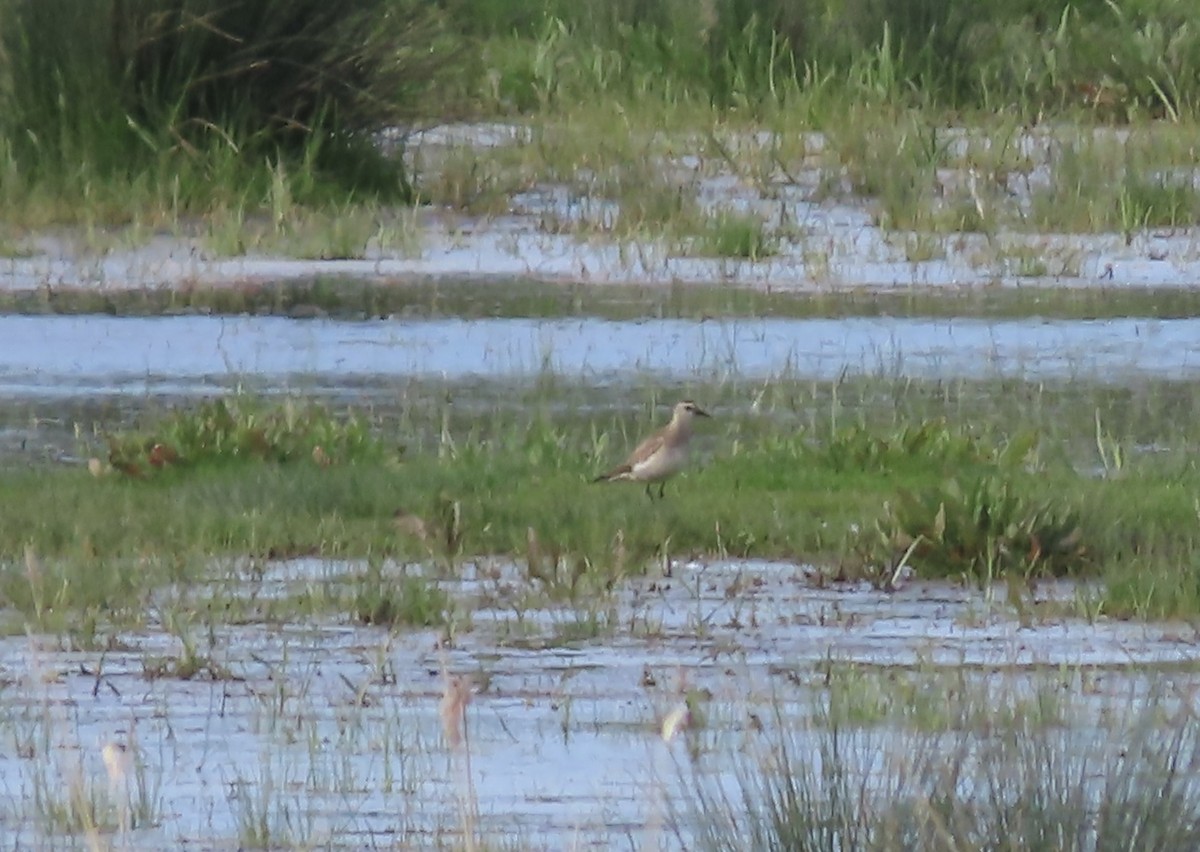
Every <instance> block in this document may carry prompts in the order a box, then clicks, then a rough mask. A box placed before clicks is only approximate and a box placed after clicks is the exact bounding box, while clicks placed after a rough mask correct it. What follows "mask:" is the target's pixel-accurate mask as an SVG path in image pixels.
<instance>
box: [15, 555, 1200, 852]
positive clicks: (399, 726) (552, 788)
mask: <svg viewBox="0 0 1200 852" xmlns="http://www.w3.org/2000/svg"><path fill="white" fill-rule="evenodd" d="M223 570H225V571H227V572H228V573H225V574H223V575H222V576H221V577H220V580H219V582H220V583H222V584H229V583H232V584H233V585H232V586H227V588H232V589H234V590H240V591H235V592H234V593H235V594H238V593H240V594H256V595H261V594H284V593H288V592H295V591H297V590H299V589H303V588H304V587H305V586H307V585H309V584H313V583H327V582H332V581H337V580H344V579H346V578H347V577H349V576H353V575H354V574H356V573H359V572H361V571H362V570H363V566H361V565H357V564H354V563H327V562H321V561H317V560H297V561H292V562H284V563H274V564H271V565H268V566H267V570H266V571H265V572H264V573H263V574H262V575H257V576H255V577H254V578H253V579H250V578H249V575H243V574H242V573H241V572H240V571H239V570H238V569H237V568H236V567H230V568H228V569H223ZM389 570H392V571H399V570H401V569H399V568H397V567H396V566H392V567H391V568H390V569H389ZM520 573H521V572H520V571H519V570H517V569H516V568H515V567H514V566H511V565H503V564H495V565H489V564H480V565H478V566H474V567H472V566H467V567H466V569H465V574H464V576H463V577H462V578H460V579H454V580H448V579H447V580H443V581H442V584H443V585H444V586H445V588H446V589H447V590H448V591H450V592H451V593H452V594H453V595H454V597H455V599H456V600H457V601H458V602H459V605H460V607H461V609H460V611H461V612H470V613H471V617H470V620H469V621H467V622H463V623H462V624H461V625H460V627H459V629H457V630H456V631H455V633H454V638H453V640H452V641H451V642H445V641H444V639H440V638H439V636H438V634H437V633H435V632H432V631H415V632H405V633H400V634H398V635H388V633H387V632H386V631H385V630H381V629H373V628H362V627H354V626H348V625H343V624H337V623H325V624H319V623H318V624H307V625H299V624H291V625H263V624H258V625H254V624H252V625H244V626H235V625H222V624H217V625H215V626H214V627H213V630H212V633H211V635H209V634H208V633H207V630H208V628H207V627H206V626H205V625H204V624H203V623H195V624H193V625H192V628H191V631H190V634H188V631H185V634H187V635H190V637H191V639H192V640H195V641H197V642H198V643H199V646H200V650H201V652H202V653H203V654H205V655H208V656H210V657H211V658H212V659H213V660H214V661H215V662H216V663H218V664H219V665H220V666H221V667H223V669H224V670H226V672H227V674H228V677H227V679H219V680H215V681H212V680H207V679H205V678H204V677H197V678H195V679H192V680H182V679H178V678H173V677H160V678H154V677H150V676H148V675H147V674H146V670H147V668H148V667H152V666H153V660H155V659H158V658H162V657H170V656H174V655H178V654H180V653H181V650H182V646H181V644H180V641H179V639H178V638H177V637H176V636H171V635H168V634H167V633H166V632H164V631H163V630H162V629H160V628H153V627H152V628H150V629H148V630H146V631H144V632H138V633H125V634H121V635H120V636H118V637H114V638H115V639H116V642H115V643H114V644H113V648H112V649H110V650H108V651H106V652H99V651H70V650H63V649H62V648H61V647H60V644H59V642H58V641H57V640H54V639H49V638H44V637H37V636H33V637H29V638H25V637H12V638H8V639H5V640H3V641H2V642H0V684H4V687H3V693H0V694H2V695H3V697H4V705H5V712H4V714H3V716H0V736H2V737H3V741H4V742H5V743H6V747H5V748H3V749H0V779H3V785H4V787H5V788H6V790H7V792H8V794H9V804H8V806H6V807H4V808H0V838H3V840H4V842H5V845H7V846H12V845H25V844H31V843H38V842H41V841H44V840H46V835H45V834H44V832H43V831H42V830H41V829H40V827H39V825H40V823H39V811H38V809H37V806H36V805H35V804H34V801H35V800H34V796H33V792H34V790H35V789H36V788H37V787H38V785H42V786H43V787H46V786H47V785H49V788H50V789H53V790H59V789H62V788H61V785H62V784H63V783H65V782H64V779H69V778H70V777H72V774H75V775H76V776H77V777H81V778H82V779H84V780H85V781H86V782H88V783H90V784H94V785H96V788H97V789H99V790H101V791H102V792H103V791H104V790H106V789H108V785H109V784H110V783H111V782H110V779H109V776H108V775H107V773H106V771H105V769H104V766H103V761H102V759H101V754H102V751H103V749H104V746H105V745H106V744H109V743H116V744H120V745H123V746H127V747H129V748H130V749H131V751H130V752H129V754H131V755H136V757H137V760H138V762H140V763H141V764H142V766H143V767H144V777H145V779H146V783H147V787H148V789H152V790H153V797H154V799H155V801H157V802H158V807H157V808H156V814H157V816H156V818H155V820H154V824H153V825H151V826H149V827H146V828H143V829H135V830H132V831H131V832H129V833H128V835H127V836H126V837H123V838H120V839H119V842H118V844H117V845H118V846H128V847H129V848H156V847H158V848H161V846H162V845H163V844H169V845H172V846H183V845H186V846H187V847H188V848H232V847H233V846H235V845H237V843H238V842H239V836H241V839H242V840H243V841H244V837H245V832H246V831H247V826H248V825H250V824H253V823H258V824H261V825H267V826H269V827H271V829H272V830H273V831H274V832H275V835H276V837H275V841H276V843H281V844H283V845H289V844H302V845H306V844H312V845H326V844H328V845H330V846H334V847H337V848H361V847H362V846H365V845H370V844H375V845H389V844H392V843H401V844H415V845H429V844H431V843H433V842H434V839H435V838H437V837H442V838H443V839H445V840H447V841H448V842H454V841H453V837H454V836H455V833H456V832H457V831H458V830H459V828H460V827H461V825H462V819H461V814H460V810H459V803H460V797H461V796H463V795H464V794H465V791H466V790H467V789H468V787H467V784H466V779H467V777H468V776H467V775H465V774H464V773H465V772H466V768H465V765H464V761H463V759H462V754H461V752H458V753H452V750H451V749H450V748H449V747H448V746H447V745H446V743H445V741H444V739H443V735H442V727H441V722H440V721H439V703H440V700H441V695H442V690H443V685H444V683H445V680H444V679H445V677H446V676H447V674H457V675H462V676H464V677H468V678H470V679H471V682H472V683H473V684H474V686H473V690H474V697H473V700H472V702H471V704H470V707H469V710H468V728H467V732H468V737H469V749H470V775H469V778H470V789H471V790H473V793H472V794H471V795H472V796H473V798H474V800H475V802H476V804H477V808H478V816H477V818H476V819H477V823H476V824H477V826H478V829H479V830H480V831H481V833H482V834H483V835H484V836H485V837H488V838H489V839H491V840H493V841H501V840H502V839H507V840H508V841H510V842H515V843H516V844H518V845H519V846H521V847H522V848H545V849H562V848H568V847H569V848H580V847H582V848H588V847H596V848H605V847H609V846H611V845H613V844H621V845H629V844H630V843H631V838H632V845H633V846H635V847H640V846H642V844H643V843H649V844H650V845H651V846H655V845H657V844H661V845H662V846H665V847H666V848H677V847H678V845H679V843H678V840H677V839H676V838H674V837H673V836H672V835H671V834H670V833H669V832H668V830H667V821H668V816H670V815H674V816H673V817H672V819H682V818H681V817H679V815H680V814H683V813H685V812H686V811H687V807H688V803H689V801H690V799H689V793H688V790H689V787H690V785H692V784H694V783H695V782H696V780H697V776H696V773H700V774H701V775H703V776H705V777H709V778H715V779H717V781H718V782H719V783H722V784H730V783H733V775H734V769H735V767H736V765H737V760H738V759H739V758H738V755H739V754H744V753H746V750H747V749H750V750H753V749H755V748H757V747H758V746H759V745H761V744H762V743H763V742H764V740H763V737H764V736H765V735H764V734H763V733H761V732H760V729H763V730H766V731H767V732H768V733H769V732H770V731H772V730H775V726H776V725H777V724H782V725H784V726H785V727H792V726H794V727H795V731H796V732H799V731H802V730H803V729H804V728H805V727H806V726H807V725H808V724H810V720H811V719H812V717H813V715H814V713H815V708H816V707H817V706H818V705H820V704H821V702H822V701H823V698H822V696H824V695H825V694H826V691H827V689H828V680H827V678H828V667H829V666H830V665H831V664H836V665H839V666H846V667H850V668H851V670H853V669H854V667H855V666H862V667H865V668H863V669H862V671H864V672H870V671H872V670H873V668H874V667H877V666H889V667H901V668H897V669H894V670H893V671H895V672H901V673H902V672H903V671H905V670H907V671H910V672H923V673H924V676H927V677H929V678H931V679H935V678H936V676H937V673H938V672H942V671H959V672H963V671H965V672H967V675H966V677H967V681H960V682H959V687H960V688H961V687H962V684H963V683H971V682H976V683H978V684H980V685H981V688H986V689H988V690H990V692H989V693H988V694H990V695H992V696H993V698H994V699H995V700H997V701H998V702H999V704H1004V703H1005V702H1004V698H1003V697H1004V696H1006V695H1007V696H1011V695H1013V694H1014V693H1015V694H1017V695H1019V696H1024V697H1025V698H1029V697H1030V696H1033V695H1034V694H1037V693H1038V690H1040V689H1049V690H1051V691H1052V692H1055V691H1060V690H1061V689H1063V688H1069V689H1070V690H1071V694H1070V695H1069V696H1067V698H1068V699H1069V701H1070V702H1072V703H1071V704H1070V706H1071V707H1072V708H1074V709H1073V711H1072V715H1070V716H1069V718H1070V719H1072V720H1073V723H1074V724H1076V725H1078V726H1079V727H1080V730H1081V731H1084V732H1086V731H1087V730H1092V728H1090V727H1089V726H1094V725H1097V724H1100V723H1099V719H1100V718H1101V714H1104V713H1109V714H1111V713H1114V712H1117V713H1128V712H1132V709H1131V708H1133V707H1135V706H1136V704H1137V701H1138V696H1143V695H1146V694H1148V693H1150V692H1153V691H1156V690H1157V691H1162V690H1163V689H1164V688H1168V689H1170V690H1172V691H1173V693H1172V694H1175V693H1177V694H1178V695H1180V696H1184V697H1183V698H1181V699H1179V700H1181V701H1183V702H1184V703H1185V704H1187V703H1188V702H1193V701H1194V696H1195V692H1196V687H1197V686H1200V646H1198V645H1197V644H1196V642H1195V631H1194V630H1193V629H1191V628H1187V627H1184V626H1172V625H1143V624H1131V623H1124V622H1110V621H1105V620H1100V621H1098V622H1096V623H1085V622H1083V621H1080V620H1078V619H1074V618H1064V617H1058V616H1054V615H1052V614H1048V615H1046V616H1044V617H1041V618H1039V619H1035V620H1033V621H1032V622H1027V623H1025V624H1022V623H1020V622H1019V621H1018V620H1016V619H1015V618H1014V617H1013V615H1012V612H1011V610H1009V609H1006V608H1004V607H1003V606H1000V605H998V604H997V603H996V601H990V600H988V598H987V597H986V596H984V595H982V594H981V593H978V592H970V591H966V590H963V589H960V588H957V587H951V586H946V585H923V584H916V585H913V586H910V587H908V588H906V589H904V590H902V591H901V592H899V593H897V594H891V595H889V594H884V593H881V592H877V591H873V590H871V589H870V588H867V587H858V586H853V587H840V588H826V589H817V588H813V587H811V586H810V585H809V584H808V583H807V582H806V580H805V574H804V572H803V571H802V570H801V569H798V568H796V567H794V566H789V565H780V564H773V563H736V562H726V563H710V564H702V563H689V564H678V565H674V566H673V567H672V572H671V576H669V577H663V576H658V577H649V578H645V579H642V580H638V581H634V582H633V583H631V584H630V585H629V586H628V587H627V588H625V589H624V590H623V591H622V592H621V593H620V594H619V595H618V596H617V598H616V599H615V601H614V602H613V609H612V610H611V612H608V613H607V614H605V610H604V608H601V609H600V610H598V612H600V613H601V615H602V617H603V618H608V619H611V622H610V623H611V624H612V625H614V631H613V632H610V631H609V630H607V629H605V628H603V627H601V628H600V629H599V632H598V635H595V636H594V638H581V639H569V638H567V637H568V636H569V635H571V634H572V631H575V630H577V629H578V628H579V625H581V624H582V623H585V622H586V621H587V619H588V618H590V617H592V615H594V614H595V613H592V614H591V615H589V613H588V612H586V611H584V610H582V609H575V608H572V607H570V606H566V607H561V608H555V607H547V608H542V607H532V608H528V609H521V608H520V607H519V606H518V605H517V604H516V603H515V598H514V597H513V596H512V591H513V589H514V588H515V586H516V585H519V584H521V583H523V582H527V581H523V580H522V578H521V576H520ZM731 588H734V589H736V593H735V594H731V593H730V590H731ZM189 594H191V595H199V596H200V597H198V598H190V599H189V600H188V601H187V604H186V605H187V606H190V607H191V610H192V611H195V612H202V611H203V607H202V598H203V592H197V590H191V592H189ZM1087 594H1088V591H1087V589H1086V588H1082V587H1080V588H1076V587H1072V586H1065V585H1064V586H1058V587H1053V588H1050V589H1048V590H1046V591H1045V592H1044V595H1045V596H1048V597H1052V598H1059V599H1064V598H1065V599H1070V598H1072V597H1074V596H1077V595H1081V596H1084V597H1086V595H1087ZM170 598H171V596H170V595H166V596H164V599H163V601H162V607H163V608H164V609H165V608H168V607H170V606H172V605H175V606H178V605H180V604H181V603H182V602H181V601H172V600H170ZM161 611H163V610H157V609H156V610H153V611H152V621H153V620H154V616H155V615H157V614H158V613H159V612H161ZM206 637H207V638H206ZM1081 677H1082V678H1083V681H1082V683H1083V684H1086V688H1080V683H1081V681H1080V680H1079V678H1081ZM931 684H934V685H933V686H931V687H930V688H935V689H936V685H935V684H936V680H931ZM1039 684H1040V686H1039ZM685 693H686V694H691V695H693V696H702V698H701V699H700V705H699V706H701V707H702V708H703V714H704V717H705V721H704V723H703V726H702V727H699V728H695V729H693V730H691V731H690V732H688V733H685V734H681V735H680V736H678V737H676V738H674V739H672V740H671V741H669V742H668V741H665V740H664V738H663V737H662V736H660V731H659V726H660V723H661V721H662V719H663V717H664V716H665V715H667V714H668V713H670V712H671V710H672V709H673V708H675V707H678V706H679V705H680V703H681V701H682V700H683V696H684V694H685ZM1189 706H1190V705H1189ZM776 712H778V713H780V714H781V715H780V716H779V717H778V718H777V717H776V716H775V713H776ZM1109 723H1111V718H1110V720H1109ZM1109 723H1105V724H1109ZM880 724H881V725H882V727H880V728H878V731H879V733H880V734H881V735H885V736H886V735H887V732H888V731H889V730H894V729H893V728H892V727H891V725H892V724H894V723H885V722H881V723H880ZM764 726H765V727H764ZM756 744H757V745H756ZM697 750H699V752H700V753H701V754H703V755H704V759H703V760H702V761H700V762H698V763H692V762H691V761H690V759H689V757H688V754H689V753H692V754H693V756H694V755H695V753H696V751H697ZM689 767H690V768H689ZM124 783H125V782H124V781H121V782H120V783H119V784H118V785H117V792H118V793H120V794H121V795H123V790H124V789H125V788H124V786H122V785H123V784H124ZM110 792H111V791H110ZM118 798H119V796H118ZM256 815H257V816H256ZM684 822H685V823H686V821H684ZM681 831H683V833H684V836H685V837H686V834H687V832H688V831H689V829H688V828H687V825H686V824H683V825H682V826H681ZM39 838H41V841H39Z"/></svg>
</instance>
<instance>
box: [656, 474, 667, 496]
mask: <svg viewBox="0 0 1200 852" xmlns="http://www.w3.org/2000/svg"><path fill="white" fill-rule="evenodd" d="M666 491H667V481H666V480H665V479H664V480H663V481H662V482H660V483H658V499H659V500H661V499H662V498H663V497H664V496H666Z"/></svg>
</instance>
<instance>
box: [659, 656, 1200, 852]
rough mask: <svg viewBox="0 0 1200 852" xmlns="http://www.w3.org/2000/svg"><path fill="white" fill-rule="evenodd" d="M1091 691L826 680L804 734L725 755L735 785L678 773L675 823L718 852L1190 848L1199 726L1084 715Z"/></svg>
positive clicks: (1160, 710)
mask: <svg viewBox="0 0 1200 852" xmlns="http://www.w3.org/2000/svg"><path fill="white" fill-rule="evenodd" d="M1086 679H1087V676H1086V675H1085V674H1078V675H1077V674H1076V673H1074V672H1072V673H1069V674H1068V673H1066V672H1063V671H1056V672H1033V673H1027V674H1025V675H1024V676H1022V677H1018V678H1014V679H1013V680H1012V681H1011V682H1009V681H1007V680H1006V679H1005V677H1004V676H1002V675H995V674H993V675H992V677H991V678H990V679H989V681H988V682H987V683H986V684H983V683H980V682H979V681H974V682H972V681H971V679H970V675H966V676H964V674H963V672H962V670H961V669H960V670H959V671H956V672H951V673H949V674H947V675H943V676H941V677H938V676H933V677H930V676H929V675H927V674H925V673H920V672H918V673H916V674H915V675H914V674H913V673H911V672H906V671H899V672H898V671H897V670H896V669H895V668H894V667H889V668H888V669H886V670H883V671H879V672H877V673H873V672H860V671H855V670H854V669H850V670H849V671H845V670H843V671H839V672H834V673H833V677H832V678H831V680H829V681H828V682H827V683H828V684H829V686H828V694H827V696H823V697H822V698H820V699H818V700H817V702H816V704H817V707H816V710H815V712H814V713H813V716H812V718H811V719H810V720H808V721H799V722H798V721H797V720H796V719H794V718H785V717H784V715H783V713H782V711H777V716H776V718H774V719H772V720H770V722H769V723H768V724H767V730H766V731H765V732H764V733H762V734H759V735H758V736H756V737H754V738H751V739H749V740H743V739H739V740H738V741H737V745H736V746H731V747H727V748H729V750H730V751H731V752H733V751H734V749H736V757H735V758H734V760H735V762H736V769H735V772H734V775H735V780H734V781H733V782H732V783H729V782H728V781H727V780H726V779H724V778H723V779H722V781H721V782H717V781H714V780H713V777H714V776H713V775H711V774H705V773H704V771H703V770H702V769H699V768H697V764H695V763H691V764H686V765H681V767H680V770H679V771H680V775H681V780H682V785H681V786H682V787H683V789H686V790H688V791H689V795H690V798H689V800H688V802H687V803H686V804H684V805H680V806H676V810H675V812H674V813H673V815H672V816H673V821H674V822H675V824H676V825H677V826H678V827H679V829H680V830H681V832H682V831H689V832H690V830H691V829H692V827H693V826H699V830H698V832H697V835H698V836H697V837H695V839H694V841H693V842H691V843H689V845H691V846H693V847H694V848H697V849H705V850H713V851H714V852H715V850H726V849H728V850H733V849H750V850H776V849H812V850H831V852H832V850H842V849H862V850H872V852H902V850H911V849H930V850H938V851H939V852H943V850H944V852H951V850H960V849H964V848H971V849H1006V850H1014V852H1016V850H1034V849H1056V850H1076V852H1095V850H1101V849H1108V848H1111V846H1110V844H1114V843H1115V844H1121V845H1124V844H1126V843H1128V842H1130V840H1131V839H1132V838H1137V840H1136V842H1137V845H1138V848H1139V849H1153V850H1161V852H1174V850H1179V849H1188V848H1191V847H1193V846H1194V845H1195V844H1196V843H1197V842H1200V835H1198V833H1197V825H1198V821H1200V811H1198V809H1197V802H1200V798H1198V797H1197V793H1198V792H1200V790H1198V789H1197V783H1198V782H1197V776H1196V775H1195V773H1194V772H1193V771H1191V767H1192V766H1194V761H1195V759H1196V757H1197V749H1198V742H1197V725H1196V720H1195V719H1194V718H1193V717H1192V716H1191V714H1189V713H1187V712H1186V711H1184V712H1181V711H1180V710H1179V709H1178V706H1177V697H1176V696H1175V695H1174V694H1173V693H1170V692H1163V691H1155V690H1151V693H1150V694H1149V695H1148V696H1145V697H1139V699H1138V700H1137V701H1135V702H1133V703H1132V704H1131V703H1129V701H1128V698H1126V697H1125V696H1121V697H1115V698H1107V699H1100V700H1092V701H1091V702H1089V701H1087V700H1086V699H1082V698H1080V697H1079V696H1080V694H1081V693H1082V691H1083V689H1084V688H1085V687H1086ZM1052 684H1053V686H1052ZM1054 686H1057V687H1058V688H1057V689H1055V688H1054ZM1055 693H1058V695H1057V696H1056V694H1055ZM934 696H936V699H934ZM864 708H866V711H865V713H864ZM1093 719H1095V720H1097V722H1092V721H1091V720H1093ZM1118 719H1119V720H1120V721H1119V723H1118V724H1119V725H1120V728H1119V730H1120V735H1119V736H1117V737H1116V738H1114V737H1113V735H1112V732H1111V729H1110V728H1109V727H1108V724H1107V723H1106V722H1104V721H1100V720H1114V721H1115V720H1118ZM1164 731H1166V733H1164ZM689 736H690V737H692V738H696V736H697V735H696V734H694V733H690V734H689ZM709 757H711V755H709ZM704 765H707V763H706V764H704ZM964 791H970V794H969V795H965V794H964ZM680 836H681V837H683V836H684V835H683V834H682V833H681V834H680ZM689 839H690V838H689Z"/></svg>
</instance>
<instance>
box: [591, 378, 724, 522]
mask: <svg viewBox="0 0 1200 852" xmlns="http://www.w3.org/2000/svg"><path fill="white" fill-rule="evenodd" d="M709 416H711V415H709V414H708V412H706V411H704V410H703V409H702V408H700V406H698V405H696V403H694V402H692V401H691V400H690V399H685V400H683V401H682V402H679V403H676V404H675V409H674V411H673V412H672V414H671V422H670V423H668V424H667V425H666V426H664V427H663V428H661V429H659V430H658V431H657V432H655V433H654V434H653V435H651V436H650V437H648V438H647V439H646V440H644V441H642V442H641V443H640V444H638V445H637V448H636V449H635V450H634V451H633V452H632V453H630V454H629V458H627V459H625V461H624V462H622V463H621V464H619V465H617V466H616V467H614V468H613V469H612V470H610V471H609V472H608V473H605V474H603V475H601V476H597V477H596V478H595V479H593V480H592V481H593V482H619V481H623V480H627V481H630V482H644V483H646V496H648V497H650V498H651V499H653V498H654V495H653V494H652V493H651V491H650V484H651V483H653V482H657V483H658V496H659V497H660V498H661V497H662V496H663V491H664V489H665V488H666V485H667V480H668V479H669V478H670V477H672V476H674V475H675V474H677V473H679V471H680V470H682V469H683V466H684V465H685V464H687V460H688V444H690V443H691V440H692V424H693V422H694V421H695V419H696V418H697V417H709Z"/></svg>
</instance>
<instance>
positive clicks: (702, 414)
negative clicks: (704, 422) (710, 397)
mask: <svg viewBox="0 0 1200 852" xmlns="http://www.w3.org/2000/svg"><path fill="white" fill-rule="evenodd" d="M695 413H696V416H698V417H712V415H711V414H709V413H708V412H707V411H705V410H704V409H703V408H700V407H699V406H697V408H696V412H695Z"/></svg>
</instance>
